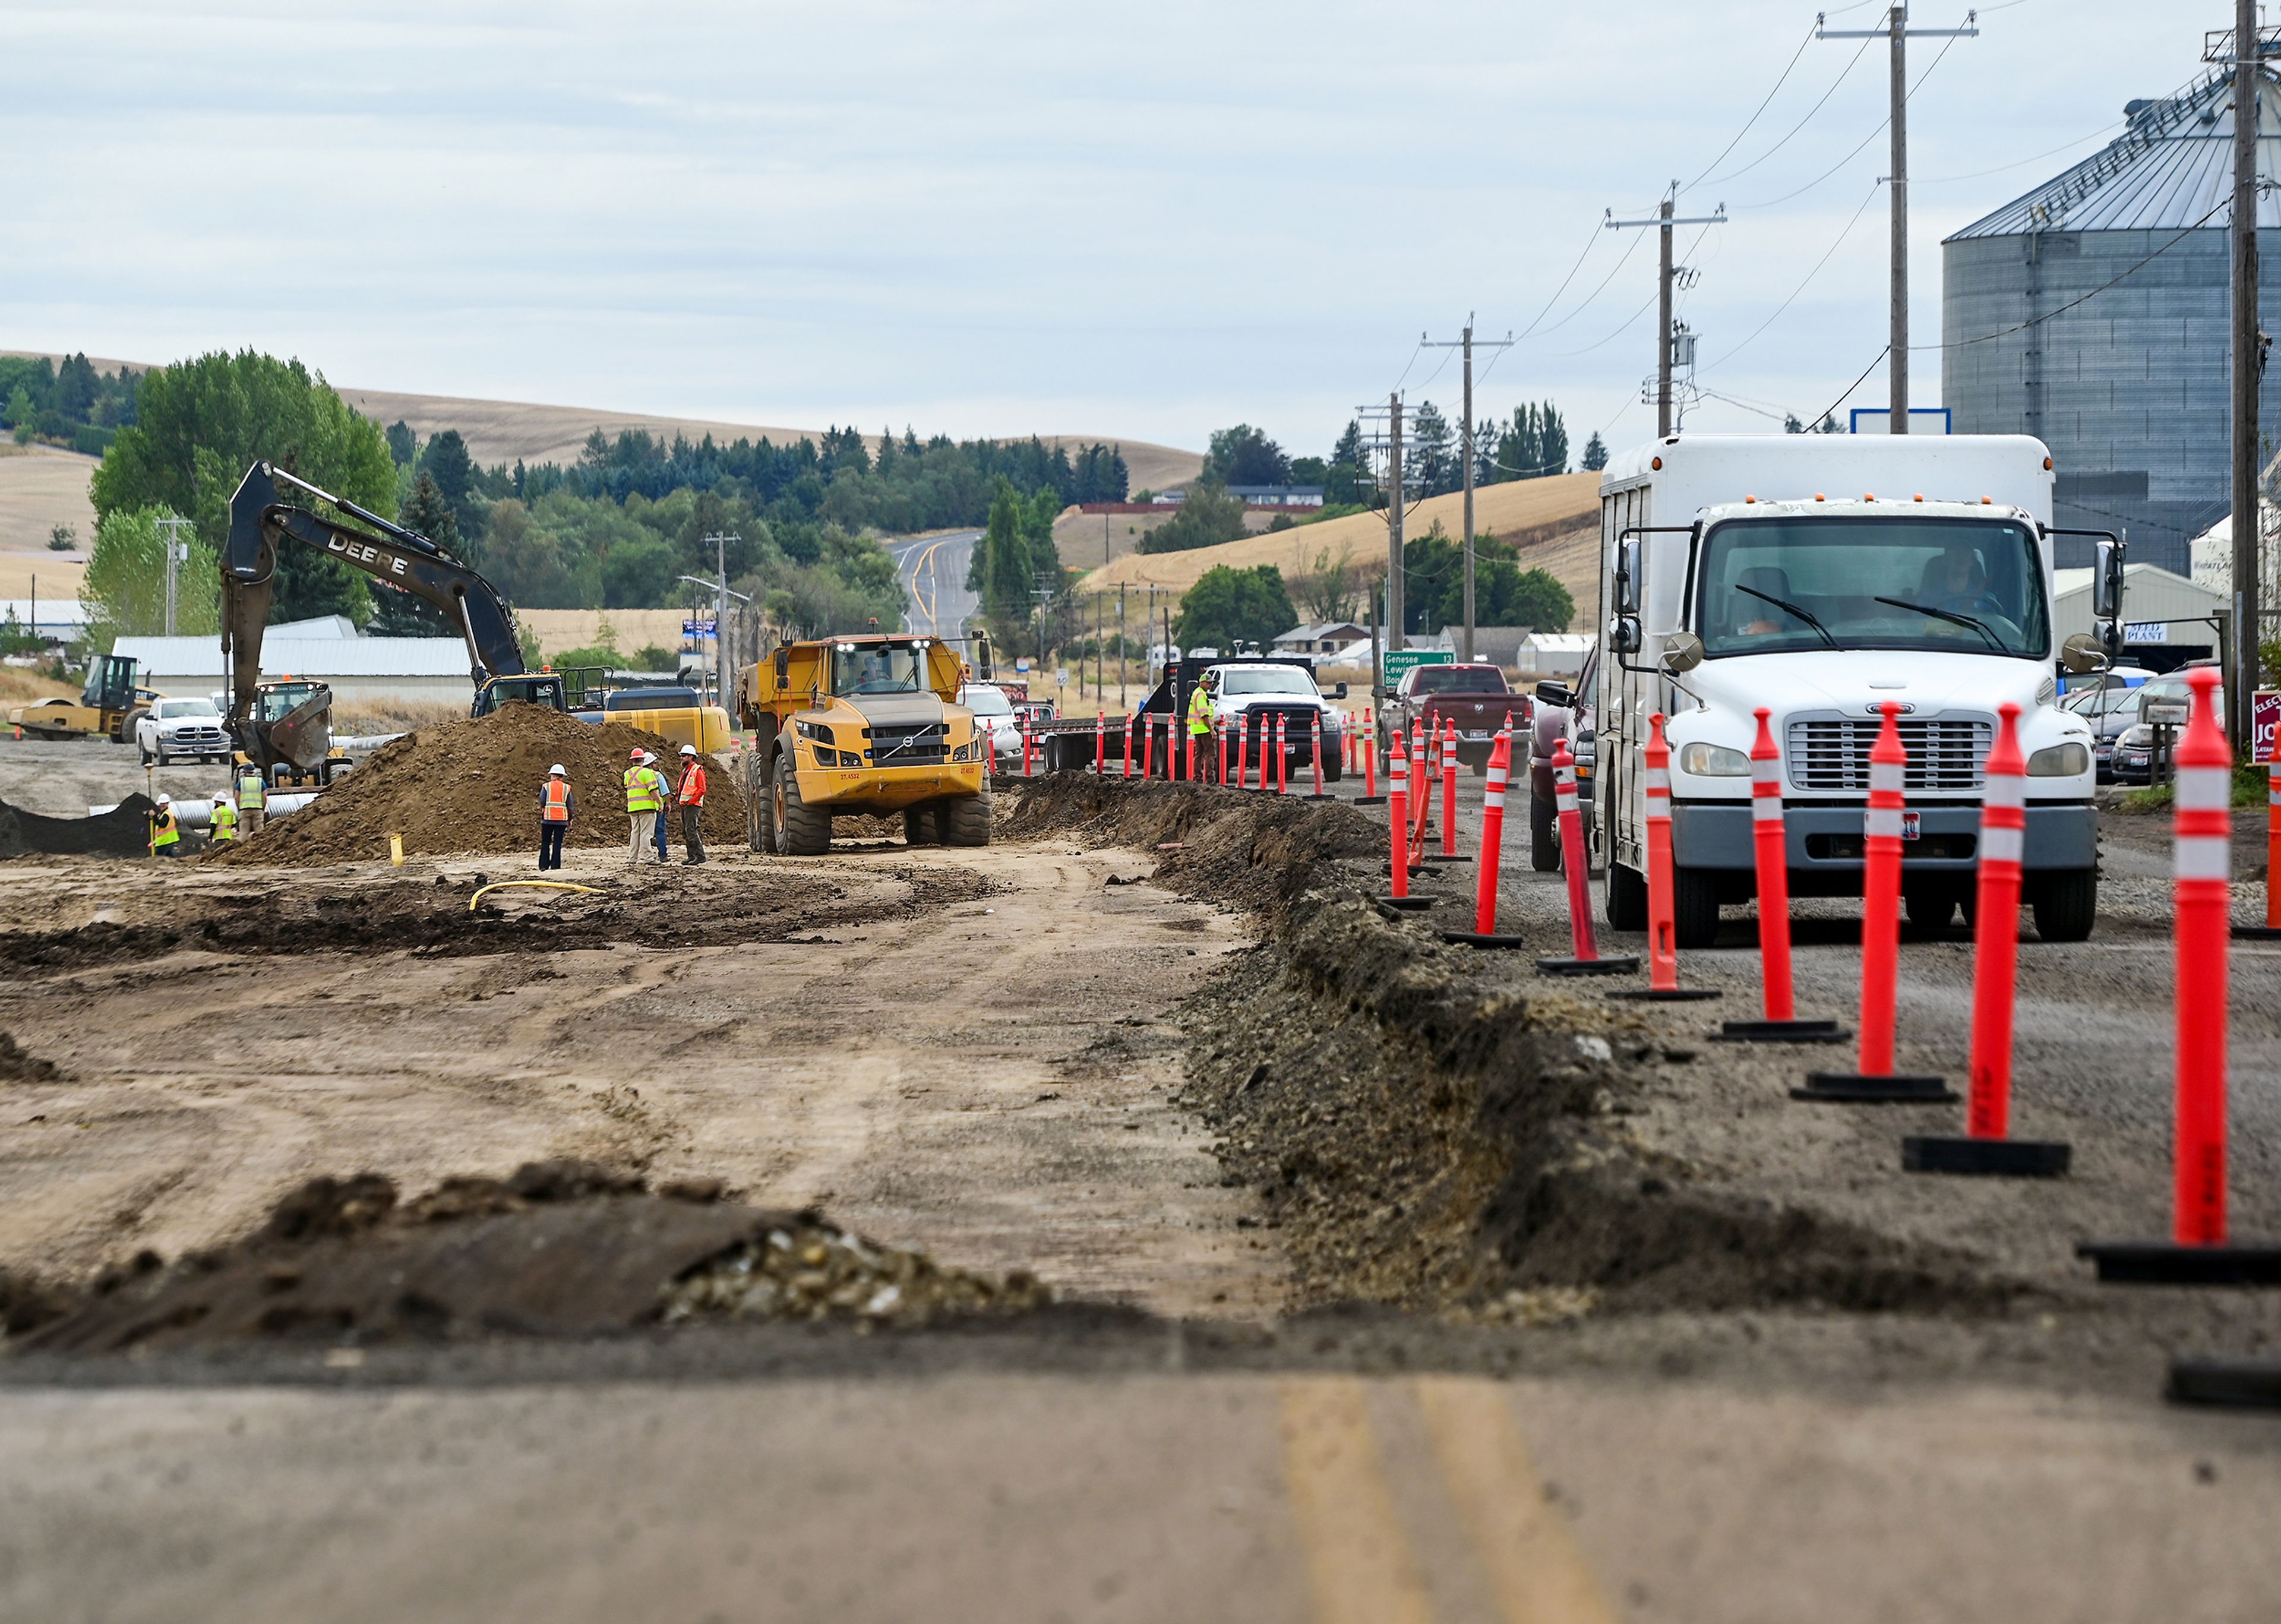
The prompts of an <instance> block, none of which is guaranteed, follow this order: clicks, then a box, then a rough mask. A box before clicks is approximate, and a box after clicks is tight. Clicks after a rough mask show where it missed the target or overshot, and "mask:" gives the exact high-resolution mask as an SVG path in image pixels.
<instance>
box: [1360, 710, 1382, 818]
mask: <svg viewBox="0 0 2281 1624" xmlns="http://www.w3.org/2000/svg"><path fill="white" fill-rule="evenodd" d="M1359 747H1360V749H1361V751H1362V798H1363V802H1364V804H1365V805H1366V806H1373V807H1374V806H1376V805H1377V804H1378V732H1377V730H1376V728H1375V727H1372V731H1369V732H1367V733H1365V734H1364V735H1363V739H1362V743H1361V745H1360V746H1359Z"/></svg>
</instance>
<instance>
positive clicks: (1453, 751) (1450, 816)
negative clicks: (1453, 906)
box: [1442, 722, 1458, 862]
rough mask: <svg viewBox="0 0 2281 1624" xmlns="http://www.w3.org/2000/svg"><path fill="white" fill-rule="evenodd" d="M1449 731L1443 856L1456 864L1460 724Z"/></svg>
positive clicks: (1445, 744)
mask: <svg viewBox="0 0 2281 1624" xmlns="http://www.w3.org/2000/svg"><path fill="white" fill-rule="evenodd" d="M1448 728H1449V731H1448V732H1447V734H1446V736H1445V738H1444V739H1443V742H1442V860H1443V861H1444V862H1454V861H1455V860H1456V858H1457V855H1458V724H1457V723H1454V722H1452V723H1449V724H1448Z"/></svg>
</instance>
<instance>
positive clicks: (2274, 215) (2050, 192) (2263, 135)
mask: <svg viewBox="0 0 2281 1624" xmlns="http://www.w3.org/2000/svg"><path fill="white" fill-rule="evenodd" d="M2258 102H2259V112H2260V117H2259V119H2258V148H2259V151H2258V159H2257V167H2258V172H2259V173H2260V174H2277V173H2281V89H2276V87H2275V86H2274V85H2272V84H2271V83H2265V84H2262V85H2261V87H2260V89H2259V95H2258ZM2127 111H2128V115H2129V117H2130V128H2128V129H2126V130H2125V131H2124V132H2123V133H2122V135H2118V136H2116V137H2115V139H2114V140H2113V141H2111V142H2109V143H2107V145H2106V146H2104V147H2102V148H2100V149H2099V151H2096V152H2094V153H2092V155H2091V156H2090V157H2089V158H2086V159H2084V160H2083V161H2082V162H2081V163H2079V164H2077V165H2076V166H2075V167H2073V168H2072V169H2069V170H2068V171H2067V172H2066V173H2065V174H2061V175H2060V176H2058V177H2057V178H2056V179H2053V180H2050V181H2046V182H2045V183H2044V184H2043V185H2041V186H2038V187H2037V188H2036V189H2035V190H2033V191H2031V192H2029V193H2027V194H2025V195H2024V196H2022V197H2015V198H2014V199H2013V200H2012V201H2011V202H2009V203H2007V204H2006V205H2004V206H2003V207H2002V208H2000V209H1998V210H1997V211H1996V212H1995V213H1992V214H1990V215H1988V216H1987V217H1986V218H1984V219H1982V220H1975V221H1974V222H1973V223H1972V224H1970V225H1968V226H1967V227H1965V228H1964V229H1963V230H1961V231H1959V232H1957V233H1956V234H1955V235H1954V236H1951V237H1949V238H1947V239H1946V240H1947V241H1949V242H1952V243H1953V242H1958V241H1960V240H1962V239H1965V238H1968V237H1983V236H2021V235H2023V234H2025V233H2028V232H2037V231H2183V230H2184V229H2186V228H2189V227H2192V226H2195V225H2207V226H2210V227H2223V225H2224V224H2225V223H2226V216H2227V209H2226V207H2225V204H2226V199H2227V197H2228V196H2229V195H2230V193H2231V189H2232V185H2233V81H2232V80H2231V78H2230V77H2228V76H2227V75H2225V74H2223V73H2212V74H2210V75H2208V77H2206V78H2204V79H2202V80H2200V81H2198V82H2196V83H2195V84H2194V85H2192V87H2191V88H2189V89H2186V90H2184V91H2183V92H2182V93H2180V94H2179V95H2177V96H2173V97H2164V98H2163V99H2161V100H2159V101H2149V102H2143V103H2140V102H2134V103H2132V104H2131V105H2130V109H2129V110H2127ZM2212 211H2215V213H2213V212H2212ZM2257 223H2258V224H2259V225H2260V226H2262V227H2268V228H2281V197H2276V196H2274V195H2272V194H2271V193H2266V194H2264V195H2262V196H2261V197H2259V199H2258V204H2257Z"/></svg>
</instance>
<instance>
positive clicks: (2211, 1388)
mask: <svg viewBox="0 0 2281 1624" xmlns="http://www.w3.org/2000/svg"><path fill="white" fill-rule="evenodd" d="M2162 1396H2164V1397H2165V1398H2167V1399H2169V1401H2170V1402H2171V1403H2172V1404H2227V1405H2231V1406H2233V1407H2235V1408H2238V1409H2244V1410H2281V1365H2268V1364H2262V1363H2256V1362H2253V1361H2250V1360H2246V1359H2174V1360H2173V1361H2171V1364H2170V1385H2169V1387H2168V1388H2164V1389H2163V1393H2162Z"/></svg>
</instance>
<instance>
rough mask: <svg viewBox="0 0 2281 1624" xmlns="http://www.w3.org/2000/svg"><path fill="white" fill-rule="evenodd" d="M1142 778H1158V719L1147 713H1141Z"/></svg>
mask: <svg viewBox="0 0 2281 1624" xmlns="http://www.w3.org/2000/svg"><path fill="white" fill-rule="evenodd" d="M1140 776H1141V777H1144V778H1153V777H1156V717H1154V716H1152V715H1148V712H1146V711H1143V712H1141V713H1140Z"/></svg>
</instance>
